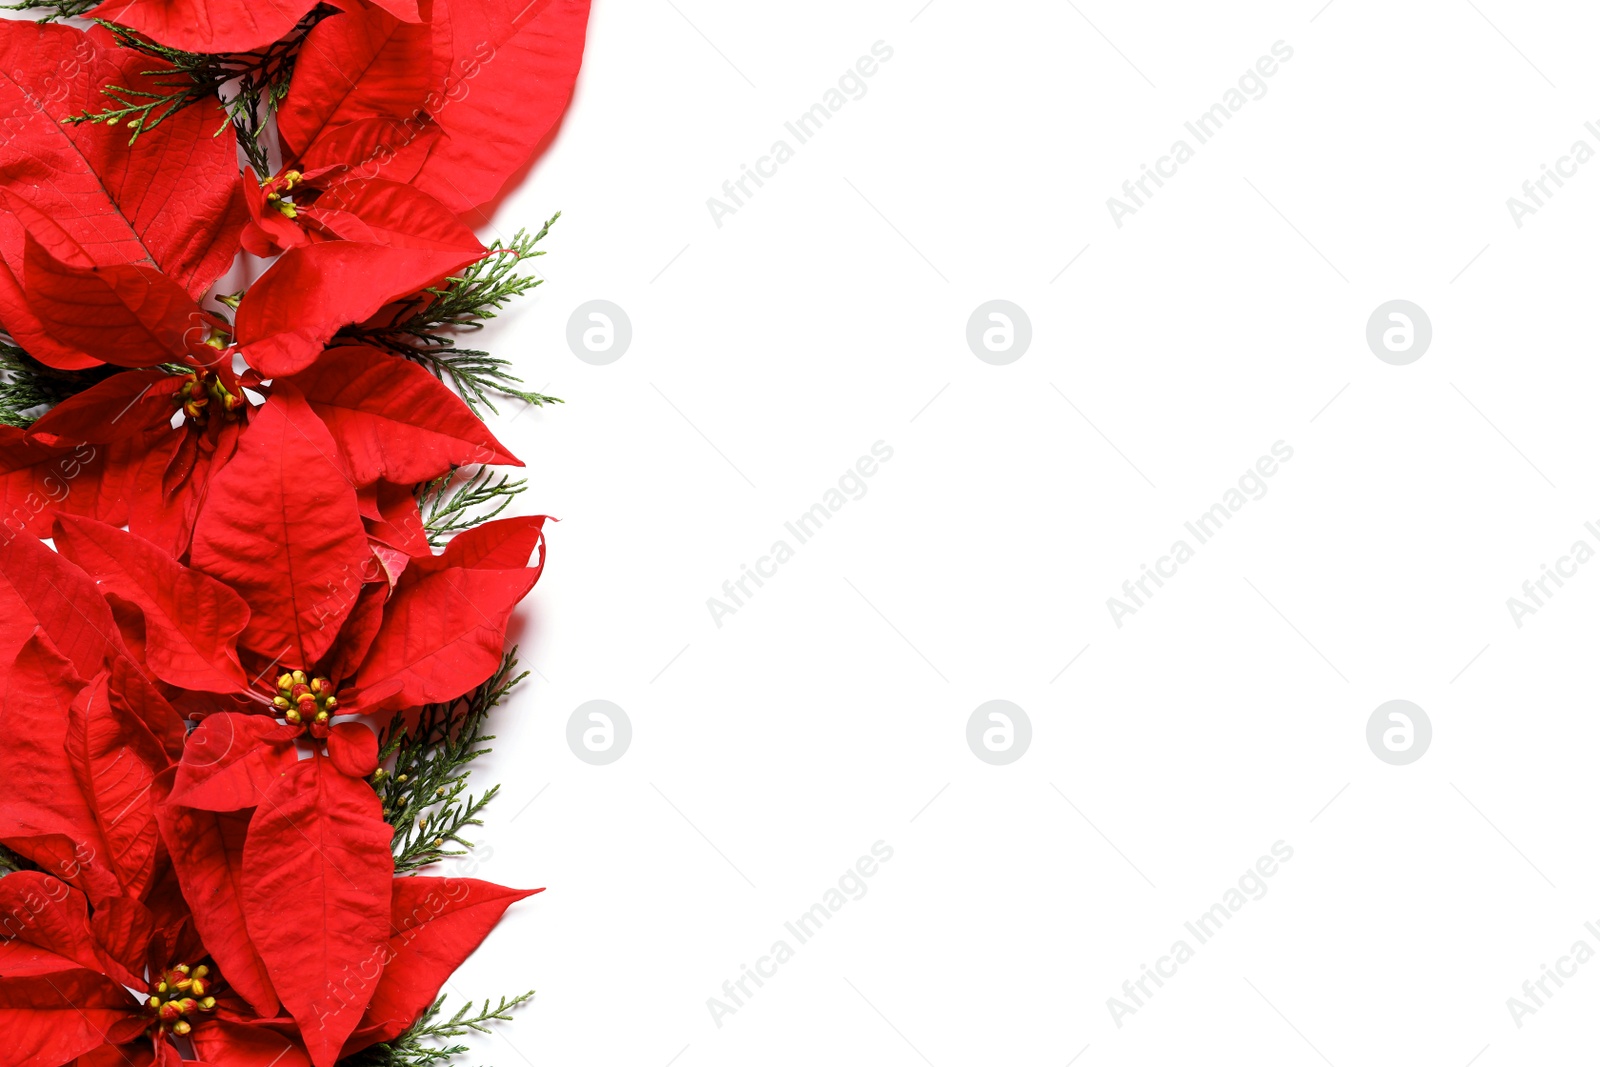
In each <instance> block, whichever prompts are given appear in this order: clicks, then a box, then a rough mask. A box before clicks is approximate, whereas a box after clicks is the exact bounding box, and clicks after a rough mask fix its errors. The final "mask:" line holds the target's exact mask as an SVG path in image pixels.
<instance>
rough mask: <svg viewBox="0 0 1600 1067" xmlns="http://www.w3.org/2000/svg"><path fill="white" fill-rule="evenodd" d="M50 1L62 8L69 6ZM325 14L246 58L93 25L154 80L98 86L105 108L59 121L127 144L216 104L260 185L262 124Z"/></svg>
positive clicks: (316, 13)
mask: <svg viewBox="0 0 1600 1067" xmlns="http://www.w3.org/2000/svg"><path fill="white" fill-rule="evenodd" d="M55 2H56V3H59V4H61V5H62V6H65V4H68V3H75V2H76V0H55ZM331 12H332V9H331V8H327V7H323V6H319V7H317V8H316V9H315V10H313V11H312V12H311V13H310V14H308V15H307V16H306V17H305V18H303V19H301V20H300V22H299V23H298V24H297V25H296V26H295V27H294V29H292V30H290V31H289V33H288V34H286V35H285V36H284V37H283V39H282V40H279V41H275V42H273V43H272V44H270V45H268V46H266V47H265V48H260V49H257V50H256V51H253V52H221V53H201V52H186V51H184V50H183V49H180V48H170V47H168V46H166V45H163V44H157V43H156V42H155V41H152V40H150V39H149V38H148V37H145V36H144V35H143V34H140V33H137V32H136V31H134V30H130V29H128V28H127V27H126V26H119V25H117V24H116V23H114V22H107V21H105V20H104V19H96V20H95V21H96V22H98V23H100V25H102V26H104V27H105V28H106V29H108V30H110V31H111V34H112V36H113V37H115V38H116V43H117V44H118V45H119V46H120V47H123V48H127V49H131V50H132V51H134V52H138V53H139V54H140V55H144V56H148V57H149V58H150V59H152V60H153V61H155V62H156V63H158V64H160V65H159V66H157V67H154V68H152V69H150V70H146V71H143V72H142V73H144V74H145V75H146V76H148V77H150V78H152V79H153V81H152V82H151V86H150V87H149V88H140V89H134V88H130V87H128V86H125V85H107V86H104V87H102V89H101V92H102V93H104V94H105V95H106V96H107V97H108V98H109V100H110V101H111V106H108V107H105V108H103V109H101V110H99V111H90V110H88V109H85V110H83V111H81V112H79V113H78V114H76V115H72V116H69V117H68V118H67V120H66V121H68V122H71V123H74V124H77V123H84V122H89V123H94V124H96V125H103V126H119V125H120V126H123V127H125V128H126V129H128V130H129V131H130V135H129V137H128V143H129V144H132V143H133V142H135V141H137V140H138V139H139V135H140V134H142V133H145V132H146V131H149V130H152V129H154V128H155V127H157V126H159V125H161V123H162V122H164V121H166V120H167V119H169V118H171V117H172V116H173V115H175V114H177V113H178V112H179V111H182V110H183V109H184V108H186V107H188V106H190V105H191V104H195V103H199V102H200V101H202V100H208V99H218V98H220V99H221V100H222V105H223V110H224V111H225V112H226V113H227V116H228V123H231V124H232V125H233V127H234V133H235V135H236V136H237V137H238V140H239V145H240V147H241V148H242V149H243V150H244V152H245V156H246V158H248V159H249V160H250V164H251V166H253V167H254V168H255V170H256V172H257V173H258V174H260V175H261V176H262V177H263V178H264V177H266V176H267V174H268V163H267V151H266V145H265V144H264V143H263V140H262V139H263V136H264V134H265V132H266V120H267V118H268V117H269V116H270V115H272V114H273V113H274V112H275V111H276V110H277V107H278V105H279V104H280V103H282V101H283V98H284V97H285V96H286V95H287V94H288V92H289V82H290V79H291V78H292V77H293V75H294V65H295V61H296V59H298V58H299V55H300V45H301V43H302V42H303V41H304V40H305V35H306V34H307V33H309V32H310V31H311V27H313V26H315V25H316V24H317V23H318V22H320V21H321V20H322V19H323V18H325V17H326V16H327V15H328V14H330V13H331ZM229 86H232V89H231V92H226V93H225V92H224V90H225V89H227V88H228V87H229ZM226 128H227V124H224V126H223V129H226ZM219 132H220V131H219Z"/></svg>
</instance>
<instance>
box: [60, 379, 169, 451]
mask: <svg viewBox="0 0 1600 1067" xmlns="http://www.w3.org/2000/svg"><path fill="white" fill-rule="evenodd" d="M184 381H185V379H184V378H183V376H181V375H177V374H168V373H167V372H166V371H164V370H157V369H148V370H130V371H123V372H122V373H121V374H113V375H112V376H111V377H109V378H107V379H106V380H105V381H103V382H100V383H99V384H97V385H91V386H90V387H89V388H87V389H85V390H84V391H83V392H81V393H78V394H76V395H74V396H69V397H67V399H65V400H63V401H62V402H61V403H59V404H57V405H56V406H55V407H53V408H51V409H50V410H49V411H47V412H45V413H44V415H43V416H41V417H40V418H39V420H38V421H37V422H35V423H34V424H33V425H32V426H30V427H29V428H28V434H29V435H30V436H37V435H39V434H42V433H47V434H54V435H55V436H57V437H66V438H71V439H72V440H74V441H91V442H95V443H101V442H105V441H120V440H123V439H125V438H130V437H138V436H140V435H142V434H146V433H148V432H149V431H151V430H155V429H162V430H165V429H169V426H168V424H169V423H170V422H171V421H172V416H173V414H174V413H176V412H177V410H178V399H177V394H178V390H179V389H181V388H182V387H183V383H184Z"/></svg>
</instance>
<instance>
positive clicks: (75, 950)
mask: <svg viewBox="0 0 1600 1067" xmlns="http://www.w3.org/2000/svg"><path fill="white" fill-rule="evenodd" d="M0 915H3V916H4V917H5V922H4V924H3V925H0V936H3V937H5V938H7V939H8V940H11V939H14V940H15V941H17V942H20V943H22V944H27V945H32V946H34V947H35V948H38V949H41V950H43V951H45V952H48V953H53V954H54V955H56V956H58V957H61V958H62V959H65V960H70V961H71V966H73V967H84V968H88V969H89V970H91V971H98V970H101V969H102V968H103V964H102V962H101V959H100V953H99V951H98V946H97V945H96V943H95V938H94V931H93V930H92V929H91V928H90V926H89V902H88V901H87V900H85V899H84V896H83V894H82V893H80V892H78V891H77V890H76V889H73V888H72V887H71V886H69V885H68V884H67V883H65V882H63V881H61V880H60V879H58V878H52V877H51V876H50V875H48V874H44V873H42V872H40V871H18V872H17V873H15V874H10V875H7V876H6V877H4V878H0ZM13 962H14V961H13ZM4 973H5V974H6V976H7V977H15V976H17V974H18V972H17V971H16V970H14V969H9V968H8V969H6V970H5V972H4ZM43 973H48V972H43Z"/></svg>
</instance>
